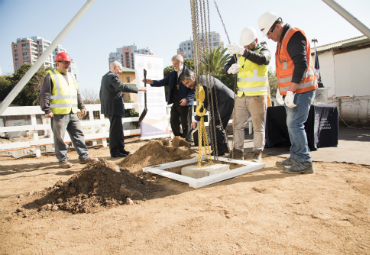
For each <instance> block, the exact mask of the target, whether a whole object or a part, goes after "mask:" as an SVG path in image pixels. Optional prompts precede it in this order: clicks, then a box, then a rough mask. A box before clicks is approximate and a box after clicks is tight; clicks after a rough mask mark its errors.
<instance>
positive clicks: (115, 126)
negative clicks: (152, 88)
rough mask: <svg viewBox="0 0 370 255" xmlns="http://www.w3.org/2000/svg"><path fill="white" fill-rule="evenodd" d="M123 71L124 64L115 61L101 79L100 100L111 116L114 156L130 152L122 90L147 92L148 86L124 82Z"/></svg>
mask: <svg viewBox="0 0 370 255" xmlns="http://www.w3.org/2000/svg"><path fill="white" fill-rule="evenodd" d="M121 72H122V65H121V64H120V63H119V62H117V61H114V62H113V63H111V64H110V71H109V72H108V73H106V74H105V75H104V76H103V78H102V80H101V87H100V101H101V113H102V114H105V115H106V116H107V117H108V118H109V122H110V128H109V150H110V155H111V156H112V157H113V158H116V157H126V156H127V155H128V154H129V153H130V152H129V151H126V150H125V144H124V134H123V126H122V117H123V116H125V106H124V104H123V97H122V92H129V93H138V91H144V92H146V88H145V87H142V88H139V89H138V88H137V87H132V86H128V85H126V84H123V83H122V82H121V81H120V80H119V78H118V75H119V74H120V73H121Z"/></svg>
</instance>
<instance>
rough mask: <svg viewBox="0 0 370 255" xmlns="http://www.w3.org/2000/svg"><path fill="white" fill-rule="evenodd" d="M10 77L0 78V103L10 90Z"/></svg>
mask: <svg viewBox="0 0 370 255" xmlns="http://www.w3.org/2000/svg"><path fill="white" fill-rule="evenodd" d="M11 77H12V76H11V75H1V76H0V101H3V100H4V99H5V97H6V96H7V95H8V94H9V92H10V91H11V90H12V86H11V85H12V83H11V82H10V78H11Z"/></svg>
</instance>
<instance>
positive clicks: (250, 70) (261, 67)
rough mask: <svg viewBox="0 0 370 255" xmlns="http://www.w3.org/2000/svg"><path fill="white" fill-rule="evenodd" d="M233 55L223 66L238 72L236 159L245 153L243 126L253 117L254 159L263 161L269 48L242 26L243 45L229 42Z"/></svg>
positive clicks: (232, 72)
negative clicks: (259, 42)
mask: <svg viewBox="0 0 370 255" xmlns="http://www.w3.org/2000/svg"><path fill="white" fill-rule="evenodd" d="M227 48H228V51H229V53H230V54H235V55H234V56H233V57H232V58H231V59H230V61H229V62H228V63H227V64H226V66H225V67H224V69H223V70H224V72H225V73H227V74H236V73H237V74H238V79H237V85H238V88H237V97H236V99H235V120H234V121H235V139H234V141H235V143H234V148H233V151H232V153H233V154H232V157H233V158H240V157H241V156H242V155H243V154H244V126H245V124H246V122H247V120H248V119H249V118H250V117H252V123H253V130H254V137H253V143H254V145H253V151H254V155H253V161H255V162H262V151H263V149H264V147H265V115H266V108H267V94H268V67H269V63H270V59H271V54H270V51H269V50H268V49H267V48H266V47H264V46H261V45H260V44H258V39H257V32H256V30H255V29H254V28H252V27H246V28H244V29H243V31H242V33H241V36H240V45H236V44H233V45H231V44H229V45H227Z"/></svg>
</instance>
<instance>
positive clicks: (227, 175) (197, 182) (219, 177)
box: [143, 156, 265, 189]
mask: <svg viewBox="0 0 370 255" xmlns="http://www.w3.org/2000/svg"><path fill="white" fill-rule="evenodd" d="M213 159H214V157H213ZM202 160H206V156H203V157H202ZM218 160H219V161H221V162H225V163H234V164H239V165H243V166H242V167H239V168H236V169H233V170H229V171H225V172H222V173H218V174H214V175H210V176H206V177H202V178H199V179H196V178H192V177H188V176H183V175H180V174H176V173H172V172H169V171H166V170H165V169H169V168H172V167H179V166H184V165H188V164H194V163H196V162H198V157H195V158H192V159H188V160H180V161H175V162H170V163H165V164H160V165H156V166H150V167H144V168H143V171H144V172H150V173H153V174H158V175H160V176H164V177H167V178H170V179H173V180H176V181H179V182H184V183H188V184H189V186H190V187H192V188H195V189H196V188H200V187H204V186H207V185H210V184H213V183H216V182H220V181H224V180H227V179H231V178H234V177H236V176H239V175H243V174H246V173H250V172H253V171H256V170H259V169H262V168H264V167H265V164H263V163H255V162H251V161H244V160H234V159H230V160H229V159H227V158H222V157H219V158H218Z"/></svg>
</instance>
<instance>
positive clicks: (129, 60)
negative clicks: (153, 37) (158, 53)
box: [108, 44, 153, 69]
mask: <svg viewBox="0 0 370 255" xmlns="http://www.w3.org/2000/svg"><path fill="white" fill-rule="evenodd" d="M134 53H138V54H148V55H153V53H152V51H151V50H150V49H149V48H143V49H138V48H137V46H136V45H135V44H134V45H130V46H123V47H122V48H117V49H116V52H111V53H109V59H108V63H109V64H110V63H112V62H114V61H118V62H119V63H121V65H122V66H123V67H126V68H131V69H135V63H134Z"/></svg>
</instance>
